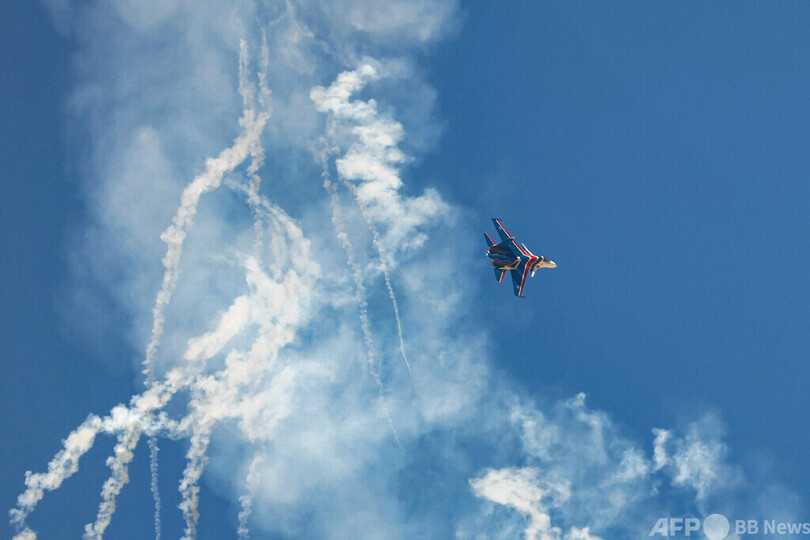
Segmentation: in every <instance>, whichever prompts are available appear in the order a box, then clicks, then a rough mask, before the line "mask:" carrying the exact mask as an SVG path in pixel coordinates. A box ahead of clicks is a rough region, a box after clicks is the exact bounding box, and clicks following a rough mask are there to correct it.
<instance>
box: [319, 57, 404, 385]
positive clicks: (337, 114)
mask: <svg viewBox="0 0 810 540" xmlns="http://www.w3.org/2000/svg"><path fill="white" fill-rule="evenodd" d="M378 78H379V75H378V71H377V68H375V67H374V66H373V65H371V64H370V63H367V64H363V65H361V66H360V67H358V68H357V69H356V70H354V71H349V72H343V73H341V74H340V75H339V76H338V78H337V80H336V81H335V83H334V84H332V85H331V86H330V87H329V88H326V89H324V88H322V87H317V88H315V89H313V90H312V92H311V93H310V98H311V99H312V100H313V101H314V102H315V105H316V108H317V109H318V110H320V111H322V112H328V113H330V114H331V115H332V119H333V122H332V123H331V124H330V126H329V129H328V133H329V136H330V138H331V139H332V144H336V142H337V141H336V140H335V139H336V138H337V136H338V134H337V127H338V126H337V124H336V122H334V120H336V119H342V120H348V121H350V122H351V123H352V127H351V129H350V131H351V134H352V135H353V136H354V137H355V138H356V139H357V142H354V143H353V144H351V145H350V147H349V150H348V151H347V152H346V154H345V155H344V156H343V157H342V158H340V159H338V160H337V168H338V176H339V177H340V179H341V181H342V183H343V185H345V186H346V187H347V188H348V189H349V190H350V191H351V192H352V195H354V199H355V201H356V202H357V205H358V207H359V208H360V213H361V215H362V216H363V219H365V221H366V223H367V225H368V227H369V230H370V231H371V234H372V242H373V244H374V247H375V248H376V250H377V254H378V256H379V262H380V268H381V270H382V273H383V277H384V280H385V286H386V289H387V290H388V296H389V298H390V299H391V305H392V307H393V310H394V319H395V321H396V326H397V336H398V338H399V346H400V352H401V354H402V359H403V361H404V363H405V366H406V367H407V369H408V373H409V374H411V364H410V362H409V361H408V356H407V354H406V353H405V339H404V337H403V332H402V317H401V316H400V312H399V303H398V302H397V298H396V294H395V293H394V287H393V285H392V284H391V272H390V265H389V258H388V255H387V253H386V250H385V246H384V242H383V241H382V239H381V237H380V234H379V231H378V229H377V227H376V225H375V224H374V221H375V218H374V217H372V215H371V214H370V211H369V210H370V209H369V206H370V205H372V204H373V205H375V206H376V209H375V210H376V211H377V212H376V213H377V215H378V216H379V217H381V218H385V219H388V220H394V221H396V220H397V217H398V214H401V213H402V205H401V204H400V203H399V201H398V195H397V193H396V190H397V189H398V188H399V186H400V185H401V183H402V181H401V180H400V179H399V176H398V172H397V170H396V166H397V165H398V164H399V163H401V162H402V161H403V160H404V155H403V154H402V152H400V151H399V149H398V148H397V143H398V142H399V140H400V138H401V137H402V126H401V125H400V124H398V123H397V122H394V121H392V120H387V119H383V118H380V116H379V115H378V113H377V107H376V103H375V102H374V100H370V101H362V100H354V101H352V100H351V99H350V98H351V95H352V94H353V93H355V92H357V91H358V90H360V89H362V88H363V87H364V86H365V85H366V84H367V83H368V82H370V81H374V80H376V79H378ZM322 159H323V156H322ZM351 180H361V181H362V182H363V184H362V187H361V188H360V189H362V190H364V193H361V191H360V189H358V186H355V185H354V184H353V183H352V182H351ZM413 218H414V216H409V219H408V220H401V221H402V222H409V221H412V220H413Z"/></svg>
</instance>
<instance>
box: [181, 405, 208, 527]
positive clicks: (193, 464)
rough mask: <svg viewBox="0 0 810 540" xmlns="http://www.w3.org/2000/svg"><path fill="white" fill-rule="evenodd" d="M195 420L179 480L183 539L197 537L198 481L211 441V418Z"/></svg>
mask: <svg viewBox="0 0 810 540" xmlns="http://www.w3.org/2000/svg"><path fill="white" fill-rule="evenodd" d="M195 420H196V421H194V422H193V427H192V431H191V445H190V446H189V449H188V452H187V453H186V460H187V463H186V468H185V470H184V471H183V479H182V480H181V481H180V493H181V494H182V497H183V499H182V501H181V502H180V510H182V512H183V518H184V519H185V521H186V528H185V530H184V535H183V540H192V539H194V538H196V537H197V522H198V521H199V519H200V511H199V502H200V487H199V481H200V477H201V476H202V472H203V469H204V468H205V463H206V458H205V452H206V450H207V449H208V445H209V444H210V443H211V430H212V429H213V427H214V426H213V422H212V421H211V419H206V420H203V421H200V420H199V419H195Z"/></svg>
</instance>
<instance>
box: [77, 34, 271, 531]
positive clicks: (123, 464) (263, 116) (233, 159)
mask: <svg viewBox="0 0 810 540" xmlns="http://www.w3.org/2000/svg"><path fill="white" fill-rule="evenodd" d="M246 53H247V51H246V45H245V43H244V42H242V44H241V47H240V91H242V92H243V98H244V100H245V103H248V102H249V101H250V96H251V95H252V94H251V91H250V89H249V88H250V87H249V85H243V84H241V83H242V81H241V79H242V77H243V76H244V75H243V65H245V64H246V62H247V59H246V58H245V56H246ZM269 116H270V113H269V111H262V112H261V113H259V114H257V113H256V111H255V110H253V109H252V108H249V107H248V108H245V109H244V111H243V114H242V117H241V118H240V120H239V124H240V126H242V128H243V131H242V133H241V134H240V135H239V136H238V137H237V139H236V140H235V141H234V144H233V145H232V146H231V147H229V148H227V149H225V150H223V151H222V152H221V153H220V154H219V156H218V157H217V158H214V159H209V160H207V161H206V170H205V171H204V172H203V173H202V174H200V175H198V176H197V177H195V178H194V179H193V180H192V181H191V183H190V184H189V185H188V186H186V188H185V189H184V190H183V193H182V196H181V204H180V207H179V208H178V210H177V212H176V214H175V216H174V218H173V220H172V225H170V226H169V228H168V229H166V231H164V233H163V234H162V235H161V240H163V242H164V243H166V244H167V246H168V247H167V252H166V255H165V257H164V258H163V265H164V268H165V272H164V276H163V282H162V285H161V289H160V291H159V292H158V294H157V298H156V300H155V306H154V308H153V310H152V314H153V325H152V337H151V339H150V341H149V344H148V345H147V349H146V358H145V359H144V363H143V365H144V374H145V375H146V384H147V388H148V389H151V388H152V387H154V386H155V384H156V378H155V374H154V358H155V355H156V353H157V350H158V346H159V344H160V339H161V336H162V335H163V327H164V323H165V310H166V308H167V307H168V305H169V302H170V300H171V296H172V293H173V291H174V288H175V287H176V285H177V280H178V278H179V273H180V258H181V255H182V248H183V241H184V240H185V238H186V236H187V234H188V230H189V228H190V227H191V225H192V224H193V218H194V215H195V214H196V212H197V204H198V202H199V200H200V197H202V195H204V194H205V193H207V192H210V191H213V190H215V189H217V188H218V187H219V185H220V183H221V182H222V178H223V176H224V175H225V174H226V173H228V172H231V171H233V170H234V169H235V168H236V167H238V166H239V165H240V164H241V163H242V162H244V160H245V159H246V158H247V157H248V155H250V154H256V151H255V150H254V149H255V148H256V147H257V146H260V137H261V133H262V131H263V130H264V126H265V124H266V123H267V120H268V119H269ZM258 155H260V154H258ZM255 160H256V157H255V156H254V161H255ZM257 168H258V167H257ZM172 395H173V392H169V393H168V395H166V396H165V397H164V399H165V401H163V402H162V403H161V404H160V407H162V406H163V405H165V403H166V402H168V400H169V399H171V396H172ZM153 410H155V408H149V409H147V410H144V411H143V412H146V413H151V412H152V411H153ZM140 435H141V430H140V429H139V428H138V427H137V426H132V427H131V428H130V429H129V430H127V432H126V433H124V434H121V435H119V442H118V444H117V445H116V447H115V454H114V456H112V457H111V458H110V460H109V462H108V464H109V466H110V468H111V469H112V475H111V477H110V478H109V479H108V480H107V481H106V482H105V483H104V486H103V487H102V503H101V505H100V506H99V512H98V515H97V516H96V521H95V523H93V524H88V525H87V526H86V527H85V537H87V538H96V537H101V536H102V535H103V533H104V530H105V529H106V528H107V526H108V525H109V523H110V520H111V519H112V515H113V513H114V512H115V500H116V497H117V496H118V494H119V493H120V491H121V489H122V488H123V486H124V485H125V484H126V483H127V482H128V465H129V462H130V461H131V460H132V456H133V451H134V449H135V446H136V445H137V443H138V440H139V438H140ZM154 448H157V442H156V441H155V445H154ZM152 456H154V459H153V458H152ZM156 457H157V452H156V451H155V452H150V470H151V471H152V475H153V476H152V480H153V485H154V486H157V484H158V478H157V461H156ZM153 498H154V501H155V513H156V520H155V530H156V533H158V534H159V531H160V523H159V508H160V507H159V504H160V499H159V494H156V492H155V491H153Z"/></svg>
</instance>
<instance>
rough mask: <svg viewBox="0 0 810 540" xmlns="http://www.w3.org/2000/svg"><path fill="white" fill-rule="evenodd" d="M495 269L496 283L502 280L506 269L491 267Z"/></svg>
mask: <svg viewBox="0 0 810 540" xmlns="http://www.w3.org/2000/svg"><path fill="white" fill-rule="evenodd" d="M493 270H494V271H495V279H497V280H498V283H500V282H502V281H503V276H504V275H506V270H500V269H499V268H493Z"/></svg>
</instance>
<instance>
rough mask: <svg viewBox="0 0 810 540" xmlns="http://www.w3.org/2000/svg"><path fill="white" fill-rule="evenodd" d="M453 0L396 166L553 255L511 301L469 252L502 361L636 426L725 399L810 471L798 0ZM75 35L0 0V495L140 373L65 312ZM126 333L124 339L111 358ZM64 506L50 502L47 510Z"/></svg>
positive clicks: (213, 509)
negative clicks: (452, 29) (420, 106)
mask: <svg viewBox="0 0 810 540" xmlns="http://www.w3.org/2000/svg"><path fill="white" fill-rule="evenodd" d="M462 11H463V12H464V13H465V20H464V23H463V26H462V27H461V30H460V32H459V33H458V35H457V36H456V37H455V38H451V39H449V40H446V41H444V42H442V43H440V44H439V45H438V47H437V48H436V49H435V50H433V51H431V53H430V54H429V55H426V56H425V57H424V61H425V62H426V63H427V67H426V69H427V72H428V78H429V80H430V81H431V82H432V84H433V85H434V86H435V88H436V89H437V91H438V99H439V103H438V111H437V112H438V116H439V118H440V119H441V122H442V123H443V125H444V134H443V136H442V138H441V140H440V142H439V145H438V148H437V149H436V150H435V151H433V152H432V153H431V154H430V155H428V156H427V157H426V158H425V159H424V160H422V161H421V162H420V163H419V165H418V166H417V167H416V168H413V169H411V170H408V171H407V172H406V173H405V178H406V181H408V182H410V183H413V184H414V185H417V186H418V185H436V186H437V187H438V188H439V189H440V190H441V192H442V193H443V195H444V196H445V197H446V199H448V200H449V201H451V202H454V203H458V204H460V205H462V206H463V207H465V208H466V209H467V210H468V215H472V216H475V221H476V223H477V228H476V229H475V230H470V231H469V234H470V235H471V236H474V237H475V238H479V237H481V232H482V231H483V230H491V224H490V221H489V218H490V217H500V218H502V219H503V220H504V221H505V223H506V225H507V226H508V227H509V229H510V231H511V232H512V233H513V234H515V235H517V236H518V238H519V240H521V241H523V242H525V243H526V244H527V245H528V246H529V247H530V248H531V249H532V250H533V251H534V252H535V253H538V254H544V255H546V256H548V257H550V258H552V259H553V260H555V261H556V262H557V263H558V265H559V268H558V269H556V270H553V271H542V272H540V273H539V274H538V277H536V278H535V279H534V280H532V281H530V282H529V284H528V285H527V291H526V294H527V296H528V297H529V298H528V299H526V300H520V299H515V298H513V297H512V293H511V287H510V286H508V285H506V284H504V285H502V286H497V284H496V283H495V281H494V280H493V279H492V272H491V271H490V270H489V268H488V266H487V264H486V262H485V261H484V259H483V257H481V272H480V278H479V279H480V281H479V283H476V284H474V285H473V286H472V287H471V289H472V290H475V291H476V292H480V296H479V297H478V298H477V299H476V301H475V307H476V309H477V310H478V312H479V314H480V315H479V318H480V320H481V321H484V324H486V325H487V326H488V327H489V329H490V330H491V332H492V335H493V336H496V341H497V343H498V350H497V351H496V353H497V354H496V357H498V358H501V359H502V363H501V365H500V367H501V368H502V369H503V370H504V371H506V372H507V373H509V374H511V375H512V376H514V377H515V378H516V379H519V380H521V381H522V384H524V385H525V386H526V387H527V388H528V389H529V390H530V391H531V392H535V393H537V395H539V396H543V395H549V394H551V395H560V396H567V395H570V394H572V393H575V392H579V391H584V392H586V393H587V394H588V396H589V403H590V405H591V406H592V407H595V408H598V409H601V410H604V411H607V412H609V413H610V414H611V415H612V416H613V417H614V419H615V420H616V421H617V423H619V424H621V425H623V426H625V428H626V429H627V431H628V432H629V434H630V435H631V436H632V437H633V438H636V439H638V440H640V441H644V440H649V439H650V432H649V430H650V429H651V428H653V427H669V426H677V425H680V424H682V423H684V422H686V421H689V420H693V419H694V418H695V417H697V416H700V414H702V413H703V412H705V411H711V412H715V413H717V414H718V415H719V416H720V418H722V420H723V421H724V422H725V424H726V426H727V429H728V434H727V439H726V440H727V442H728V444H729V446H730V448H731V453H732V454H731V456H730V458H731V460H732V461H734V462H739V463H743V464H745V463H748V462H749V461H753V460H754V458H755V457H757V456H759V457H758V458H757V459H758V461H759V462H762V460H761V459H759V458H760V457H761V456H763V455H764V456H766V458H767V459H768V460H772V461H773V462H775V463H776V465H774V468H773V470H770V471H768V474H769V475H770V476H771V477H773V478H776V479H780V478H781V479H784V482H785V483H786V484H787V485H789V486H791V487H792V488H793V489H794V490H795V491H797V492H798V493H800V494H804V493H806V490H805V489H804V486H806V485H810V471H808V468H807V466H806V464H807V463H808V462H809V461H810V433H809V432H808V431H807V430H806V429H805V428H806V413H807V411H808V405H809V404H810V402H808V393H807V388H808V385H810V368H808V364H807V359H808V358H810V354H808V353H810V332H808V317H807V307H808V304H809V303H810V282H809V281H808V278H807V275H806V272H807V269H808V267H810V249H808V230H810V218H808V209H810V183H808V181H807V172H806V171H807V170H808V169H809V168H810V153H808V152H807V151H806V141H807V140H808V135H809V134H808V130H810V122H808V120H809V119H810V114H808V113H809V112H810V111H809V110H808V96H810V53H808V51H810V35H809V34H808V33H807V28H808V27H809V26H810V5H808V4H806V3H802V2H781V3H766V2H757V3H753V2H749V3H735V4H731V3H728V2H655V3H650V2H622V3H614V2H611V3H607V2H605V3H592V2H587V3H583V2H580V3H569V2H553V3H549V2H537V3H509V2H505V3H504V2H497V3H496V2H479V3H468V4H464V5H463V7H462ZM71 47H72V44H71V42H70V41H69V40H65V39H63V38H60V37H59V36H58V35H57V34H56V33H55V32H54V30H53V29H52V27H51V25H50V23H49V21H48V20H47V17H46V16H45V13H44V10H43V9H41V8H40V6H39V5H38V4H36V3H33V2H27V1H14V2H10V3H9V2H6V3H3V4H2V5H1V6H0V51H2V53H0V61H1V62H2V66H0V67H1V68H2V71H3V73H5V74H6V76H4V77H2V78H0V97H2V99H0V115H1V116H0V148H2V151H0V174H2V182H0V186H1V187H0V189H1V190H2V193H1V194H0V208H2V210H1V211H0V219H2V232H1V233H0V235H1V236H0V237H1V238H2V253H3V256H2V258H0V261H2V262H0V275H2V280H0V283H1V285H0V294H1V295H2V296H1V297H0V302H1V304H0V305H2V306H3V307H2V326H1V327H0V335H1V336H2V342H3V344H4V347H3V348H2V350H3V370H2V375H0V377H2V379H1V384H2V387H1V388H0V395H2V410H3V415H2V416H0V418H2V424H0V434H1V435H2V437H1V438H2V441H3V442H2V457H3V459H2V462H3V463H2V482H0V484H2V488H0V504H2V505H3V507H4V508H7V509H8V508H11V507H12V506H13V505H14V498H15V497H16V495H17V494H18V493H19V492H20V491H21V489H22V481H23V473H24V471H25V470H28V469H34V470H41V469H42V468H43V466H44V464H45V463H47V461H48V460H49V459H50V458H51V457H52V456H53V453H54V452H55V451H56V450H57V449H58V448H59V444H60V440H61V439H62V438H63V437H65V436H66V435H67V433H68V432H69V431H70V430H71V429H72V428H73V427H75V426H76V425H78V424H79V423H80V422H81V421H82V420H83V419H84V418H85V417H86V415H87V414H88V413H89V412H97V413H102V412H104V411H107V410H109V409H110V407H111V406H113V405H115V404H116V403H118V402H121V401H125V400H126V399H128V396H130V395H132V394H133V393H134V392H135V391H136V388H137V387H136V384H135V383H134V382H133V380H134V378H135V377H134V371H135V370H134V369H132V368H131V358H132V357H133V356H137V353H136V352H133V351H129V350H127V349H126V345H125V344H123V343H105V344H104V345H103V346H101V347H99V348H92V347H90V346H88V345H87V342H86V339H82V340H79V339H74V338H72V337H71V336H70V335H69V334H70V331H71V330H70V328H71V326H70V325H69V324H65V323H64V321H61V320H60V313H61V312H62V311H63V310H61V309H60V302H62V301H63V300H64V295H65V294H66V293H65V287H66V286H67V285H68V281H69V277H68V259H69V246H70V241H71V239H72V238H75V236H73V235H72V234H71V231H75V230H76V229H77V227H80V224H81V223H82V220H83V215H82V205H81V203H80V195H79V194H78V193H77V189H78V188H77V181H76V177H75V175H76V163H75V158H76V156H75V155H72V154H71V152H72V151H73V150H78V147H80V146H81V145H78V146H77V148H76V149H74V145H73V144H71V141H70V140H69V137H70V134H71V130H72V129H73V127H71V126H69V125H67V124H66V122H65V118H66V115H65V102H66V99H67V97H68V94H69V91H70V89H71V88H72V81H71V69H70V66H69V58H70V50H71ZM480 244H481V245H480V247H481V253H482V254H483V249H484V244H483V240H481V242H480ZM477 255H478V254H477V253H476V254H475V256H477ZM105 339H111V337H110V336H106V335H105ZM116 349H119V350H123V351H124V352H123V353H122V354H121V360H120V362H111V361H110V360H109V359H106V358H102V352H104V351H110V350H116ZM111 446H112V443H111V442H110V441H109V440H106V441H105V443H104V444H100V445H98V446H97V448H95V449H94V450H93V452H92V453H91V455H90V456H88V459H87V462H88V463H96V462H99V463H100V462H101V460H103V459H104V457H105V456H106V455H107V454H108V452H109V450H110V448H111ZM164 446H165V448H164V450H163V453H162V454H161V457H162V458H163V459H164V461H163V462H162V466H165V467H167V468H168V469H169V470H179V469H180V468H181V467H182V455H181V454H182V451H183V447H182V446H181V445H180V444H177V445H174V446H173V445H172V444H169V443H166V444H165V445H164ZM146 456H147V455H146V453H145V452H143V451H141V452H139V455H138V456H136V459H135V462H134V464H133V471H132V474H131V477H132V478H133V482H132V486H130V487H128V488H127V490H125V491H124V494H123V495H122V499H121V501H120V502H119V507H120V508H121V510H120V511H119V512H121V513H122V514H123V516H122V515H119V516H118V517H117V518H116V519H115V520H114V521H113V525H112V526H111V529H110V531H109V536H110V537H111V538H143V537H147V536H148V535H149V534H150V532H151V530H152V523H151V520H150V518H149V516H151V498H150V496H149V494H148V471H147V457H146ZM82 467H83V470H85V465H84V462H83V465H82ZM86 470H87V472H85V474H82V475H77V476H75V477H73V478H71V479H70V480H69V482H71V487H70V489H69V490H63V491H61V492H58V493H56V494H53V495H49V496H47V497H46V499H45V501H44V502H43V506H42V507H41V509H40V510H39V511H38V513H37V515H36V516H34V517H33V518H32V522H33V523H35V524H36V527H37V528H38V530H39V531H40V532H41V534H42V538H57V537H60V533H59V531H63V530H73V531H75V530H78V529H79V528H81V526H83V524H84V523H86V522H87V521H89V520H91V519H92V514H93V513H94V511H95V504H96V502H97V500H98V489H99V486H100V484H101V483H102V482H103V480H104V478H106V473H107V471H106V469H104V468H103V467H101V466H99V467H95V466H87V467H86ZM747 472H748V474H756V472H754V471H750V470H747ZM167 482H174V480H173V479H167ZM203 489H204V494H203V496H202V499H201V500H202V501H203V505H206V506H208V507H209V508H208V509H207V510H206V511H205V514H206V515H209V516H210V515H216V514H217V513H221V514H222V515H228V516H230V517H229V519H230V520H231V521H230V522H229V519H223V520H221V521H216V520H211V521H209V522H207V524H206V525H207V527H208V528H207V530H205V531H201V537H211V538H216V537H227V536H229V535H232V531H233V523H232V520H233V515H231V514H233V509H231V508H230V507H229V506H228V505H227V503H225V502H224V501H222V500H220V499H218V498H217V497H216V496H215V495H213V494H212V493H210V491H209V490H208V489H207V488H205V487H203ZM166 492H167V493H171V492H172V490H171V489H167V491H166ZM178 500H179V499H178ZM178 500H171V499H168V498H167V499H166V500H164V506H165V507H166V508H173V507H174V506H175V505H176V504H177V502H178ZM90 501H93V504H89V502H90ZM53 512H58V513H59V515H60V518H59V520H53V521H51V520H45V519H37V518H42V517H43V516H48V515H52V513H53ZM126 513H131V515H132V516H133V519H127V518H126V515H127V514H126ZM168 515H169V517H164V519H165V529H164V533H165V535H166V537H173V536H177V534H178V533H179V528H180V520H179V517H178V516H176V515H174V514H173V513H171V512H169V513H168ZM138 516H144V518H143V519H138ZM762 517H767V516H762ZM140 525H142V526H143V530H142V531H140V530H136V529H133V528H132V527H133V526H136V527H137V526H140ZM3 527H5V528H4V529H3V530H5V531H6V534H8V533H9V532H10V528H9V526H8V525H4V526H3ZM124 527H126V530H123V528H124ZM217 527H221V530H220V531H219V532H218V530H217ZM117 528H118V529H117Z"/></svg>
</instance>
